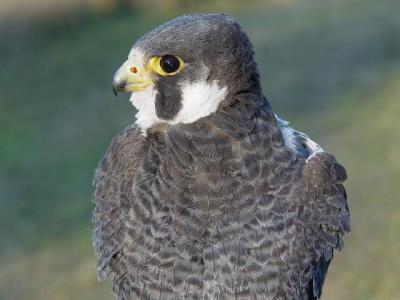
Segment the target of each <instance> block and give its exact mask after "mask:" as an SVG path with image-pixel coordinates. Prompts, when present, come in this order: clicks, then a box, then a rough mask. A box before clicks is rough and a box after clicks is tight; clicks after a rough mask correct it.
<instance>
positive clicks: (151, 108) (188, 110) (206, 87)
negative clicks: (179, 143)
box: [130, 80, 228, 133]
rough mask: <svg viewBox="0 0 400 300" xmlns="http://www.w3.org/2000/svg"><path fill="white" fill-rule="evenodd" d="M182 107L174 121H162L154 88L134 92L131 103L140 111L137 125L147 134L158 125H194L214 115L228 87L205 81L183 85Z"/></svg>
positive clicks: (137, 115) (137, 116)
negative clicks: (158, 114) (199, 120)
mask: <svg viewBox="0 0 400 300" xmlns="http://www.w3.org/2000/svg"><path fill="white" fill-rule="evenodd" d="M181 88H182V102H181V104H182V107H181V109H180V111H179V112H178V114H177V115H176V116H175V118H174V119H173V120H161V119H160V118H158V117H157V114H156V108H155V100H156V95H157V91H156V90H155V89H154V87H153V86H151V87H149V88H148V89H146V90H144V91H140V92H134V93H132V95H131V98H130V101H131V102H132V104H133V105H134V106H135V107H136V109H137V110H138V112H137V114H136V115H135V117H136V122H135V123H136V124H137V125H138V126H139V127H140V128H141V129H142V132H143V133H145V132H146V130H147V129H148V128H150V127H151V126H153V125H154V124H156V123H161V122H164V123H169V124H178V123H193V122H195V121H197V120H198V119H200V118H203V117H206V116H209V115H210V114H212V113H214V112H215V111H216V110H217V109H218V106H219V104H220V103H221V102H222V101H223V100H224V99H225V97H226V95H227V94H228V89H227V88H226V87H223V88H220V87H219V86H218V83H217V82H216V81H213V82H211V84H210V83H207V82H206V81H205V80H201V81H197V82H194V83H191V84H189V83H184V84H182V87H181Z"/></svg>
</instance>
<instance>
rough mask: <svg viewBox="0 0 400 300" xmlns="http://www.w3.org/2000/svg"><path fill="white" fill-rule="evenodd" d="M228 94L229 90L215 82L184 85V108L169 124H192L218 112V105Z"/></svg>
mask: <svg viewBox="0 0 400 300" xmlns="http://www.w3.org/2000/svg"><path fill="white" fill-rule="evenodd" d="M227 94H228V89H227V88H226V87H223V88H220V87H219V86H218V84H217V81H215V80H214V81H213V82H211V84H209V83H207V82H206V81H205V80H204V81H198V82H195V83H192V84H188V83H184V84H183V85H182V102H181V103H182V107H181V109H180V111H179V112H178V114H177V115H176V116H175V118H174V119H173V120H172V121H171V122H169V123H171V124H177V123H192V122H195V121H197V120H198V119H200V118H203V117H206V116H209V115H210V114H212V113H214V112H215V111H216V110H217V108H218V105H219V104H220V103H221V101H222V100H224V99H225V97H226V95H227Z"/></svg>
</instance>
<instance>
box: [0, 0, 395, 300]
mask: <svg viewBox="0 0 400 300" xmlns="http://www.w3.org/2000/svg"><path fill="white" fill-rule="evenodd" d="M208 5H209V6H210V4H208ZM201 9H202V8H201V6H200V7H196V8H195V10H201ZM207 9H210V7H208V8H207ZM215 9H217V10H221V9H224V7H223V6H222V7H220V6H218V7H217V8H215ZM225 10H228V12H230V13H232V14H234V15H235V17H236V18H237V19H238V20H239V21H240V22H241V24H242V25H243V27H244V28H245V30H246V31H247V32H248V33H249V35H250V37H251V39H252V41H253V42H254V46H255V48H256V56H257V61H258V63H259V67H260V71H261V74H262V79H263V86H264V92H265V94H266V95H267V97H268V98H269V100H270V102H271V103H272V105H273V107H274V109H275V111H276V112H277V113H278V114H279V115H280V116H281V117H283V118H286V119H288V120H291V121H292V124H293V125H294V126H295V127H296V128H298V129H301V130H304V131H306V132H307V133H309V134H310V135H311V136H312V137H313V138H314V139H316V140H317V141H318V142H320V143H321V144H322V145H323V146H324V148H325V149H327V150H328V151H330V152H332V153H334V154H335V155H336V157H337V158H338V159H339V160H340V161H341V162H342V163H343V164H344V165H345V166H346V167H347V169H348V172H349V181H348V183H347V188H348V194H349V204H350V209H351V213H352V226H353V232H352V234H351V235H350V236H349V237H348V238H347V239H346V241H345V249H344V252H343V253H341V254H339V255H337V256H336V258H335V260H334V263H333V264H332V267H331V269H330V272H329V274H328V279H327V283H326V287H325V292H324V299H399V298H400V289H399V287H398V280H399V278H400V261H399V260H398V259H397V256H398V253H399V251H400V241H399V239H398V232H399V231H400V202H399V201H398V200H399V197H400V187H399V186H398V181H399V179H400V157H399V149H400V138H399V135H398V131H399V130H400V122H399V121H398V118H399V115H400V18H399V17H398V12H399V11H400V4H399V3H398V1H395V0H385V1H380V2H379V3H378V2H376V1H371V0H352V1H346V2H345V1H335V0H330V1H323V2H317V1H295V2H293V1H292V2H290V1H285V4H284V5H277V4H276V3H274V5H268V4H262V3H261V2H258V3H257V4H254V5H251V6H248V7H246V8H244V9H243V8H239V7H238V5H234V6H233V7H231V8H225ZM172 16H173V12H168V13H164V14H163V13H159V14H154V13H153V14H143V13H141V14H139V13H136V14H135V13H130V12H129V13H128V12H123V11H120V12H117V13H114V14H111V15H103V16H92V15H87V16H84V17H82V18H78V19H75V20H72V21H68V22H67V21H64V22H60V23H59V24H52V25H51V26H37V27H36V28H34V29H32V30H30V31H28V33H25V34H23V33H22V34H13V32H9V33H8V34H5V35H3V36H2V37H1V39H2V43H1V45H0V59H1V65H0V66H1V67H0V90H1V109H0V134H1V139H0V243H1V250H0V299H60V300H63V299H112V296H111V289H110V287H109V284H108V285H98V284H97V283H96V278H95V269H94V258H93V255H92V250H91V209H92V205H91V202H90V199H91V193H92V188H91V178H92V174H93V171H94V168H95V167H96V164H97V162H98V160H99V159H100V158H101V156H102V155H103V153H104V151H105V149H106V147H107V146H108V144H109V142H110V140H111V138H112V136H113V135H114V134H115V133H117V132H118V131H120V130H121V129H122V128H123V127H124V126H126V125H128V124H129V123H131V122H132V120H133V116H134V110H133V108H132V107H131V105H130V103H129V102H128V101H127V96H126V97H121V98H118V99H116V100H115V99H114V98H113V96H112V94H111V78H112V75H113V74H114V71H115V70H116V68H117V67H118V66H119V64H120V63H121V62H122V61H123V60H124V58H125V57H126V56H127V53H128V51H129V49H130V47H131V45H132V44H133V42H134V41H135V39H136V38H138V37H139V36H140V35H141V34H143V33H144V32H146V31H148V30H149V29H151V28H153V27H154V26H156V25H157V24H159V23H161V22H163V21H165V20H167V19H169V18H170V17H172Z"/></svg>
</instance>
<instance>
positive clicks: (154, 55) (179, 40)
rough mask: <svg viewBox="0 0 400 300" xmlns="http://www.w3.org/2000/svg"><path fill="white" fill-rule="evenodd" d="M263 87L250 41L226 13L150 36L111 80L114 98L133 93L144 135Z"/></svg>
mask: <svg viewBox="0 0 400 300" xmlns="http://www.w3.org/2000/svg"><path fill="white" fill-rule="evenodd" d="M259 86H260V85H259V77H258V71H257V66H256V63H255V61H254V52H253V50H252V46H251V43H250V41H249V39H248V37H247V35H246V34H245V33H244V32H243V30H242V29H241V27H240V25H239V24H238V23H237V22H236V21H235V20H234V19H233V18H232V17H230V16H227V15H223V14H194V15H184V16H180V17H178V18H176V19H173V20H171V21H169V22H167V23H165V24H163V25H161V26H159V27H158V28H156V29H154V30H152V31H150V32H148V33H147V34H145V35H144V36H143V37H141V38H140V39H139V40H138V41H137V42H136V43H135V44H134V45H133V47H132V49H131V51H130V53H129V55H128V59H127V60H126V61H125V62H124V63H123V65H122V66H121V67H120V68H119V69H118V71H117V72H116V74H115V76H114V79H113V88H114V92H115V94H117V93H118V92H121V91H124V92H131V93H132V95H131V102H132V104H133V105H134V106H135V107H136V109H137V111H138V112H137V114H136V123H137V124H138V125H139V126H140V127H141V128H142V130H146V129H147V128H149V127H151V126H152V125H154V124H155V123H160V122H165V123H169V124H177V123H192V122H194V121H196V120H198V119H200V118H202V117H206V116H208V115H210V114H212V113H214V112H215V111H216V110H217V109H218V107H219V106H221V105H224V103H225V105H226V104H228V103H229V99H232V98H234V96H235V94H239V93H248V92H251V91H254V92H259V91H260V87H259Z"/></svg>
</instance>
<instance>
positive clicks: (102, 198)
mask: <svg viewBox="0 0 400 300" xmlns="http://www.w3.org/2000/svg"><path fill="white" fill-rule="evenodd" d="M142 141H143V136H142V135H141V132H140V130H139V129H138V128H137V127H135V126H130V127H128V128H126V129H125V130H124V131H123V132H122V133H121V134H119V135H117V136H116V137H114V139H113V140H112V142H111V145H110V146H109V148H108V150H107V152H106V154H105V156H104V158H103V159H102V160H101V161H100V163H99V165H98V167H97V169H96V171H95V176H94V180H93V185H94V188H95V193H94V199H93V201H94V204H95V208H94V213H93V223H94V232H93V247H94V250H95V254H96V258H97V275H98V278H99V280H103V279H105V278H107V277H108V276H109V275H110V273H111V272H112V273H114V274H116V275H118V273H121V272H124V270H123V268H124V266H123V265H122V264H121V259H120V256H121V255H123V245H124V244H125V240H126V238H127V237H126V234H127V230H128V227H127V223H128V222H129V210H130V208H131V201H132V196H133V195H132V180H133V177H134V173H135V172H136V168H137V162H138V158H140V153H141V146H142V144H143V143H142Z"/></svg>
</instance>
